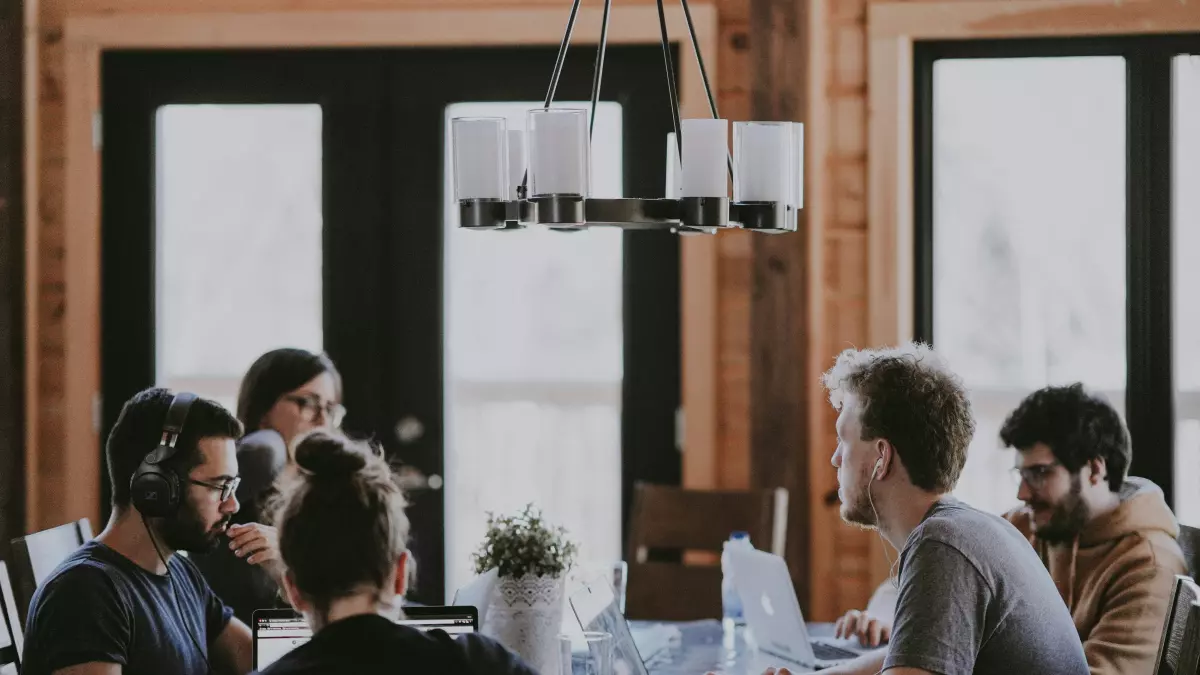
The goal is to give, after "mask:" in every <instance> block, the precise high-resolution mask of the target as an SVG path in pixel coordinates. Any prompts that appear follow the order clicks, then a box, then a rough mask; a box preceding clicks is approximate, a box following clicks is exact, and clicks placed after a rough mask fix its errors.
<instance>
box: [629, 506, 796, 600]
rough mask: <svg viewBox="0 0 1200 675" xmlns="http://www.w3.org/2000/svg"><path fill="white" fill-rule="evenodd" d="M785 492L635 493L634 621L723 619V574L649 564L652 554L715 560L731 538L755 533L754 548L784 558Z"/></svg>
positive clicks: (710, 568) (712, 568) (713, 567)
mask: <svg viewBox="0 0 1200 675" xmlns="http://www.w3.org/2000/svg"><path fill="white" fill-rule="evenodd" d="M787 506H788V493H787V490H785V489H783V488H778V489H774V490H771V489H765V490H746V491H707V490H685V489H681V488H677V487H666V486H661V485H647V484H638V485H637V486H636V487H635V488H634V495H633V508H632V513H631V520H630V527H629V542H628V547H627V550H626V558H627V560H628V562H629V580H628V585H627V587H626V605H625V606H626V612H625V615H626V617H627V618H629V619H644V620H657V621H693V620H697V619H713V618H719V617H720V616H721V567H720V565H718V564H707V565H694V564H680V563H673V562H655V561H651V560H650V557H651V556H650V553H651V551H672V552H674V551H679V552H688V551H707V552H711V553H715V554H717V555H716V556H711V557H712V558H714V560H715V559H718V558H717V556H719V554H720V552H721V549H722V546H723V544H724V543H725V541H726V540H728V539H729V535H730V533H731V532H734V531H737V530H743V531H745V532H748V533H749V534H750V542H751V543H752V544H754V546H755V547H756V548H759V549H763V550H769V551H771V552H772V553H775V554H778V555H783V551H784V545H785V543H786V535H787Z"/></svg>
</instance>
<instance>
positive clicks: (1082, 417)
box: [838, 384, 1187, 675]
mask: <svg viewBox="0 0 1200 675" xmlns="http://www.w3.org/2000/svg"><path fill="white" fill-rule="evenodd" d="M1000 438H1001V440H1002V441H1003V442H1004V444H1005V446H1007V447H1010V448H1016V449H1017V451H1018V453H1017V455H1018V456H1017V460H1016V466H1015V467H1014V469H1013V470H1014V472H1015V473H1016V474H1017V475H1018V476H1019V477H1020V487H1019V489H1018V492H1017V497H1018V498H1019V499H1020V500H1021V501H1022V502H1024V504H1025V506H1024V507H1022V508H1019V509H1016V510H1013V511H1011V512H1009V513H1008V514H1005V518H1007V519H1008V520H1009V521H1010V522H1012V523H1013V524H1014V525H1016V526H1017V528H1018V529H1019V530H1021V531H1022V532H1023V533H1024V534H1025V535H1026V536H1027V537H1029V541H1030V543H1031V544H1033V546H1034V548H1035V549H1036V550H1037V552H1038V555H1039V556H1040V557H1041V559H1042V562H1043V563H1045V565H1046V569H1047V570H1048V571H1049V572H1050V576H1051V578H1052V579H1053V580H1054V583H1055V585H1056V586H1057V587H1058V592H1059V594H1060V595H1062V598H1063V601H1064V602H1065V603H1066V604H1067V607H1068V608H1069V609H1070V610H1071V615H1072V617H1073V618H1074V620H1075V628H1076V629H1077V630H1078V631H1079V637H1080V639H1081V640H1082V641H1083V646H1084V653H1085V654H1086V655H1087V660H1088V666H1089V668H1090V670H1091V673H1092V675H1142V674H1145V673H1151V672H1153V670H1154V661H1155V658H1156V657H1157V650H1158V643H1159V639H1160V637H1161V635H1162V627H1163V623H1164V621H1165V619H1166V616H1167V611H1168V608H1169V605H1170V599H1171V591H1172V587H1173V584H1174V579H1175V575H1177V574H1186V573H1187V570H1186V566H1185V564H1184V560H1183V554H1182V552H1181V551H1180V549H1179V545H1178V544H1177V543H1176V541H1175V539H1176V536H1177V535H1178V534H1179V526H1178V524H1177V522H1176V520H1175V516H1174V514H1173V513H1172V512H1171V509H1170V507H1168V506H1167V504H1166V502H1165V501H1164V500H1163V493H1162V490H1160V489H1159V488H1158V486H1156V485H1154V484H1153V483H1151V482H1150V481H1147V480H1144V479H1140V478H1127V477H1126V472H1127V470H1128V468H1129V459H1130V443H1129V434H1128V432H1127V431H1126V429H1125V425H1124V424H1123V423H1122V421H1121V418H1120V416H1119V415H1118V414H1117V411H1116V410H1114V409H1113V407H1112V406H1111V405H1109V404H1108V403H1107V402H1106V401H1104V400H1103V399H1101V398H1099V397H1097V396H1094V395H1092V394H1089V393H1088V392H1086V391H1085V390H1084V388H1083V386H1082V385H1080V384H1074V385H1071V386H1066V387H1046V388H1044V389H1041V390H1039V391H1036V392H1034V393H1033V394H1030V395H1029V396H1028V397H1026V399H1025V400H1024V401H1022V402H1021V404H1020V406H1018V407H1017V409H1016V410H1014V411H1013V412H1012V414H1010V415H1009V417H1008V419H1007V420H1006V421H1005V423H1004V426H1003V428H1002V429H1001V431H1000ZM967 497H968V498H969V495H968V496H967ZM885 586H886V585H885ZM876 596H877V597H876V598H873V599H872V602H871V605H870V606H869V607H868V610H867V612H853V611H852V612H849V613H847V614H846V616H844V617H843V618H842V619H841V620H839V621H838V632H839V635H854V634H857V635H859V637H860V639H862V640H863V641H865V642H867V643H875V644H878V641H879V639H880V638H882V639H886V637H887V635H888V633H889V632H890V623H891V622H890V620H889V618H888V617H889V615H890V606H889V604H890V603H889V598H888V593H887V592H886V589H880V592H877V593H876Z"/></svg>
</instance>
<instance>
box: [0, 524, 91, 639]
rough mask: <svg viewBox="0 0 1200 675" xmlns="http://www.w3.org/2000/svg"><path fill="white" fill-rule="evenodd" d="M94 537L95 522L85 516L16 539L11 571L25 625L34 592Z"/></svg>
mask: <svg viewBox="0 0 1200 675" xmlns="http://www.w3.org/2000/svg"><path fill="white" fill-rule="evenodd" d="M91 538H92V523H91V521H89V520H88V519H87V518H83V519H81V520H77V521H75V522H73V523H67V524H66V525H59V526H58V527H52V528H50V529H49V530H42V531H41V532H34V533H33V534H27V535H25V536H24V537H18V538H16V539H13V541H12V559H11V560H10V561H9V562H10V567H9V573H10V574H11V575H12V585H13V594H14V595H15V597H16V602H17V612H18V616H19V617H20V622H21V625H22V626H24V625H25V615H26V613H28V611H29V602H30V601H31V600H33V592H34V591H35V590H37V587H38V586H39V585H40V584H41V583H42V582H43V581H45V580H46V577H48V576H50V573H51V572H53V571H54V569H55V568H56V567H58V566H59V565H60V564H61V563H62V561H63V560H66V558H67V556H69V555H71V554H72V553H74V552H75V549H77V548H79V547H80V546H83V544H84V543H85V542H87V541H88V540H90V539H91Z"/></svg>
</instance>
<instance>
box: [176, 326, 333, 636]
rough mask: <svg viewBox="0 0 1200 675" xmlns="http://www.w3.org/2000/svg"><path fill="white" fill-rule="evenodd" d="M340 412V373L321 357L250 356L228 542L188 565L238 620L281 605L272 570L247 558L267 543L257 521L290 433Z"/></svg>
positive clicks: (324, 424)
mask: <svg viewBox="0 0 1200 675" xmlns="http://www.w3.org/2000/svg"><path fill="white" fill-rule="evenodd" d="M344 415H345V408H343V407H342V377H341V375H340V374H339V373H338V370H337V368H336V367H335V366H334V365H333V362H332V361H330V360H329V357H328V356H325V355H324V354H315V353H313V352H310V351H307V350H304V349H295V348H283V349H275V350H272V351H269V352H267V353H266V354H263V355H262V356H260V357H258V359H257V360H256V361H255V362H254V363H253V364H251V366H250V368H249V370H247V371H246V375H245V377H243V378H242V384H241V388H240V389H239V391H238V401H237V417H238V419H239V420H240V421H241V422H242V425H243V426H244V427H245V429H246V435H245V437H244V438H242V440H241V441H240V442H239V443H238V474H239V478H240V479H241V484H240V485H239V486H238V488H237V498H238V501H239V502H240V503H241V509H240V510H239V511H238V513H237V515H235V516H234V518H233V525H232V526H231V527H230V528H229V541H228V542H225V543H224V544H223V545H222V546H220V547H219V548H218V549H217V550H216V551H214V552H212V553H210V554H207V555H204V556H199V557H197V558H196V563H197V565H198V566H199V567H200V570H201V571H202V572H203V573H204V576H205V577H206V578H207V579H208V583H209V585H210V586H212V589H213V591H215V592H216V593H217V595H218V596H220V597H221V599H222V600H224V601H225V603H226V604H228V605H229V606H230V607H232V608H233V611H234V614H235V615H237V617H238V618H239V619H242V620H243V621H245V622H246V623H250V621H251V618H252V615H253V614H254V610H256V609H267V608H272V607H278V606H281V605H282V603H283V600H282V597H281V596H280V593H279V584H278V580H277V577H276V575H275V572H274V570H265V569H263V567H262V566H259V565H256V564H255V563H256V562H257V561H256V560H254V558H253V556H254V552H255V551H256V550H258V549H260V548H262V547H263V545H264V543H266V542H270V543H271V544H274V541H275V530H274V528H272V527H268V526H264V525H259V524H257V523H261V522H263V521H262V515H263V510H264V504H265V502H266V500H267V499H268V497H269V496H270V494H271V492H272V485H274V483H275V480H276V479H277V478H278V477H279V475H280V474H281V473H282V472H283V471H284V469H285V468H286V467H288V466H290V465H292V464H293V463H294V452H293V447H292V446H293V442H294V441H295V440H296V439H297V438H300V437H302V436H303V435H304V434H306V433H308V432H310V431H313V430H316V429H327V430H331V429H337V428H338V427H340V426H341V423H342V418H343V417H344ZM272 548H273V546H272ZM248 563H249V564H248Z"/></svg>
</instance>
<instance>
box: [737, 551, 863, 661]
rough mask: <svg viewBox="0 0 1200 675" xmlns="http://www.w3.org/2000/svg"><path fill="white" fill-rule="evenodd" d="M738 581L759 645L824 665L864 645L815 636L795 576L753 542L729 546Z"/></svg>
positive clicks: (766, 650)
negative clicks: (803, 610)
mask: <svg viewBox="0 0 1200 675" xmlns="http://www.w3.org/2000/svg"><path fill="white" fill-rule="evenodd" d="M729 554H730V558H729V559H730V564H731V565H732V566H733V578H734V585H735V586H736V587H737V591H738V595H739V596H741V599H742V611H743V612H744V613H745V616H746V626H747V627H748V628H749V629H750V630H751V631H752V632H753V633H754V641H755V643H756V644H757V646H758V651H760V652H763V653H764V654H769V655H770V656H773V657H775V658H778V659H782V660H784V661H786V662H788V663H791V664H795V665H800V666H803V667H805V668H812V669H814V670H821V669H823V668H831V667H833V666H836V665H840V664H842V663H845V662H847V661H851V660H854V659H855V658H858V656H859V655H860V654H862V653H863V652H862V651H861V650H855V649H849V648H848V646H849V642H848V641H846V646H839V645H837V644H831V643H829V642H824V641H821V640H813V639H812V638H811V637H810V636H809V633H808V627H807V626H806V625H805V623H804V616H803V614H801V613H800V602H799V601H798V600H797V599H796V590H795V588H794V587H793V586H792V576H791V574H790V573H789V572H788V568H787V563H785V562H784V560H783V558H781V557H779V556H777V555H774V554H771V553H767V552H766V551H758V550H755V549H750V548H745V549H742V548H734V549H731V550H730V551H729Z"/></svg>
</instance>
